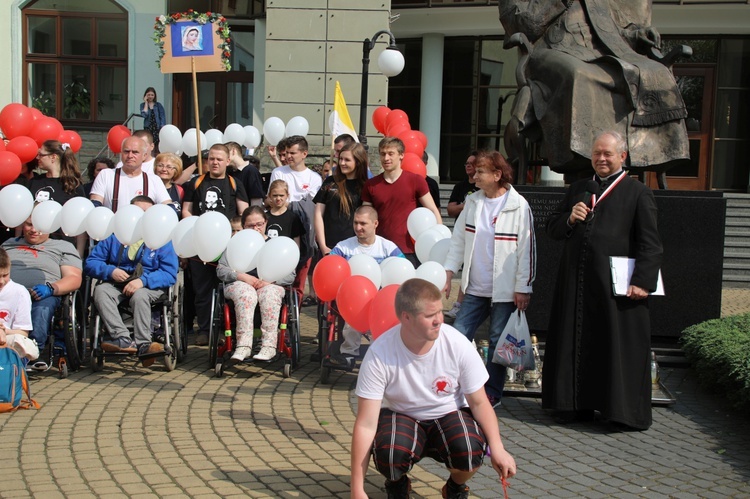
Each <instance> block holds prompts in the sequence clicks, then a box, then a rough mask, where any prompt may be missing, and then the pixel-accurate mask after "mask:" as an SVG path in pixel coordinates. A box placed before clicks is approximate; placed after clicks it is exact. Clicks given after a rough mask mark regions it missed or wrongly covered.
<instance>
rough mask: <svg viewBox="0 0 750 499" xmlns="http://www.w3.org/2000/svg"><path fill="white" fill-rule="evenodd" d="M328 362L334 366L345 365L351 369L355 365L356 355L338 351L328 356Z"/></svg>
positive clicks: (344, 366)
mask: <svg viewBox="0 0 750 499" xmlns="http://www.w3.org/2000/svg"><path fill="white" fill-rule="evenodd" d="M328 364H330V365H332V366H338V367H343V368H346V369H351V368H352V367H354V356H353V355H346V354H343V353H337V354H335V355H331V356H330V357H329V358H328Z"/></svg>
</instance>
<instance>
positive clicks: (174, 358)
mask: <svg viewBox="0 0 750 499" xmlns="http://www.w3.org/2000/svg"><path fill="white" fill-rule="evenodd" d="M118 309H119V311H120V314H121V315H122V317H123V319H125V324H126V325H127V326H128V329H129V330H130V333H131V334H133V331H132V318H133V313H132V310H130V306H129V301H128V300H126V301H123V302H122V303H121V304H120V305H118ZM151 311H152V315H153V313H154V312H157V313H158V316H159V321H158V322H159V327H158V330H159V331H162V332H163V336H161V335H160V334H155V331H154V328H153V326H154V324H153V320H152V331H151V332H152V338H153V340H152V341H156V342H159V343H163V344H164V351H163V352H158V353H156V354H154V357H162V359H163V363H164V367H165V368H166V369H167V371H173V370H174V368H175V367H176V366H177V363H178V362H180V361H182V360H183V359H184V358H185V355H186V354H187V338H186V337H185V331H184V330H183V327H182V284H181V283H180V282H179V281H178V282H177V283H175V284H174V285H172V286H171V287H170V288H169V289H168V291H167V293H166V294H165V295H164V296H162V297H161V298H160V299H158V300H157V301H156V302H154V303H153V304H152V305H151ZM90 326H91V332H90V336H91V368H92V369H93V370H94V372H99V371H101V370H102V369H103V368H104V362H105V359H107V358H113V359H116V358H120V359H122V358H126V357H131V358H135V359H136V361H135V365H137V364H138V362H139V361H140V360H141V359H139V358H138V356H137V354H131V353H127V352H105V351H104V350H103V349H102V346H101V343H102V341H101V331H102V324H101V317H100V316H99V312H98V311H97V309H96V303H94V300H93V299H92V300H91V319H90Z"/></svg>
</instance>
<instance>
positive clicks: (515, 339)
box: [492, 310, 536, 371]
mask: <svg viewBox="0 0 750 499" xmlns="http://www.w3.org/2000/svg"><path fill="white" fill-rule="evenodd" d="M492 362H494V363H495V364H500V365H502V366H505V367H510V368H511V369H515V370H516V371H531V370H533V369H534V368H535V367H536V365H535V363H534V351H533V349H532V347H531V335H530V334H529V324H528V322H526V314H525V313H524V312H523V311H522V310H516V311H515V312H514V313H513V314H512V315H511V316H510V318H509V319H508V323H507V324H506V325H505V329H503V334H501V335H500V339H499V340H498V342H497V346H496V347H495V353H494V354H493V356H492Z"/></svg>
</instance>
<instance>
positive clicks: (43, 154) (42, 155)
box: [36, 152, 55, 158]
mask: <svg viewBox="0 0 750 499" xmlns="http://www.w3.org/2000/svg"><path fill="white" fill-rule="evenodd" d="M54 155H55V153H53V152H48V153H46V154H45V153H42V152H38V153H36V157H37V158H44V157H46V156H54Z"/></svg>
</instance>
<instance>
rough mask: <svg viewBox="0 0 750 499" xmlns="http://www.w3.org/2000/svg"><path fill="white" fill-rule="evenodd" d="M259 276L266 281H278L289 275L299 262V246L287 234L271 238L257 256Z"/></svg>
mask: <svg viewBox="0 0 750 499" xmlns="http://www.w3.org/2000/svg"><path fill="white" fill-rule="evenodd" d="M255 259H256V261H257V262H258V277H260V278H261V279H262V280H264V281H266V282H276V281H278V280H279V279H281V278H283V277H286V276H288V275H289V274H291V273H292V271H293V270H294V269H295V267H297V263H299V247H298V246H297V243H295V242H294V240H293V239H290V238H288V237H286V236H279V237H274V238H273V239H269V240H268V241H267V242H266V243H265V244H264V245H263V247H262V248H261V249H260V251H259V252H258V254H257V255H256V257H255Z"/></svg>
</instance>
